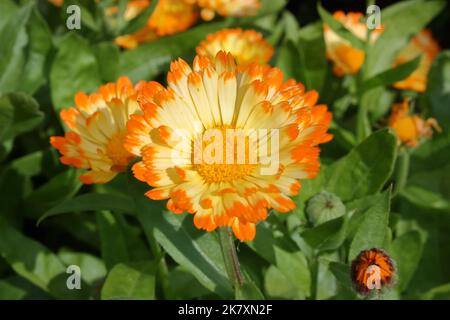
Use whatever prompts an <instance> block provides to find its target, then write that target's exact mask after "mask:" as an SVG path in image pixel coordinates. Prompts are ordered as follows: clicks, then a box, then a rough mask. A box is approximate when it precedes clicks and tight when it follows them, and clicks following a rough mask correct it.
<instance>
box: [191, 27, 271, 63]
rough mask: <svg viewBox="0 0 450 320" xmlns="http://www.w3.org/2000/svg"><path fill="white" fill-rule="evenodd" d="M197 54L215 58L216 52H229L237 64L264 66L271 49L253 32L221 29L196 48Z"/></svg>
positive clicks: (261, 37)
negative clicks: (252, 63)
mask: <svg viewBox="0 0 450 320" xmlns="http://www.w3.org/2000/svg"><path fill="white" fill-rule="evenodd" d="M196 50H197V54H199V55H206V56H209V57H212V58H213V57H215V56H216V54H217V52H219V51H226V52H230V53H231V54H232V55H233V56H234V57H235V58H236V61H237V63H238V64H248V63H251V62H254V63H258V64H265V63H267V62H269V60H270V59H271V58H272V55H273V47H272V46H271V45H270V44H269V43H268V42H267V41H266V40H264V38H263V36H262V34H261V33H259V32H256V31H255V30H242V29H223V30H221V31H218V32H216V33H212V34H210V35H208V36H207V37H206V39H205V40H203V41H202V42H201V43H200V45H199V46H198V47H197V49H196Z"/></svg>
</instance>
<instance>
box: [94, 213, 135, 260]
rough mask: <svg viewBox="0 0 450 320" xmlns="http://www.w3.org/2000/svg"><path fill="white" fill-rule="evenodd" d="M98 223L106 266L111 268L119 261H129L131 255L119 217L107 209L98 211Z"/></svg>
mask: <svg viewBox="0 0 450 320" xmlns="http://www.w3.org/2000/svg"><path fill="white" fill-rule="evenodd" d="M96 216H97V224H98V229H99V232H100V243H101V253H102V259H103V261H104V262H105V265H106V268H107V269H111V268H112V267H114V265H116V264H118V263H127V262H129V260H130V256H129V253H128V249H127V243H126V239H125V235H124V233H123V229H122V226H121V225H120V224H119V221H118V219H117V218H116V217H115V216H114V215H113V214H111V213H110V212H107V211H102V212H97V213H96Z"/></svg>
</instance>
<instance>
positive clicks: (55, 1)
mask: <svg viewBox="0 0 450 320" xmlns="http://www.w3.org/2000/svg"><path fill="white" fill-rule="evenodd" d="M48 2H50V3H51V4H53V5H55V6H57V7H61V6H62V5H63V3H64V0H48Z"/></svg>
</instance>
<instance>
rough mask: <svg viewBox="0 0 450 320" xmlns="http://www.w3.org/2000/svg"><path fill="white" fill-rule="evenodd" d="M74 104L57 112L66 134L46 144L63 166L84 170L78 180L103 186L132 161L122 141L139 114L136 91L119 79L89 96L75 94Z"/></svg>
mask: <svg viewBox="0 0 450 320" xmlns="http://www.w3.org/2000/svg"><path fill="white" fill-rule="evenodd" d="M75 104H76V107H71V108H69V109H65V110H62V111H61V113H60V116H61V119H62V121H63V122H64V123H65V124H66V125H67V127H68V128H69V131H68V132H66V133H65V135H64V136H62V137H59V136H54V137H51V138H50V143H51V145H52V146H53V147H55V148H56V149H57V150H58V151H59V152H60V153H61V155H62V156H61V158H60V160H61V162H62V163H63V164H65V165H70V166H73V167H76V168H80V169H87V170H88V172H86V173H84V174H83V175H81V177H80V179H81V181H82V182H83V183H86V184H91V183H106V182H108V181H110V180H111V179H112V178H114V177H115V176H116V175H117V173H119V172H122V171H124V170H125V169H126V167H127V165H128V163H129V162H130V160H132V159H133V158H134V155H133V154H132V153H130V152H128V151H127V150H126V149H125V148H124V146H123V142H124V139H125V135H126V124H127V121H128V119H129V118H130V115H132V114H134V113H139V112H140V111H141V110H140V108H139V105H138V103H137V92H136V90H135V88H134V87H133V85H132V83H131V81H130V80H129V79H128V78H127V77H121V78H119V79H118V80H117V83H108V84H106V85H103V86H101V87H100V88H99V90H98V92H96V93H92V94H91V95H86V94H85V93H83V92H78V93H77V94H76V96H75Z"/></svg>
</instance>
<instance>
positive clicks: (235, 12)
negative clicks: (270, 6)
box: [185, 0, 261, 21]
mask: <svg viewBox="0 0 450 320" xmlns="http://www.w3.org/2000/svg"><path fill="white" fill-rule="evenodd" d="M185 1H186V2H188V3H191V4H196V5H198V6H199V7H200V8H201V11H200V12H201V16H202V18H203V19H204V20H207V21H209V20H212V19H213V18H214V16H215V15H216V13H218V14H219V15H221V16H251V15H254V14H256V11H257V10H258V9H259V7H260V6H261V3H260V1H259V0H185Z"/></svg>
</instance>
